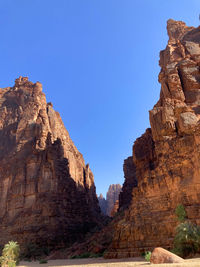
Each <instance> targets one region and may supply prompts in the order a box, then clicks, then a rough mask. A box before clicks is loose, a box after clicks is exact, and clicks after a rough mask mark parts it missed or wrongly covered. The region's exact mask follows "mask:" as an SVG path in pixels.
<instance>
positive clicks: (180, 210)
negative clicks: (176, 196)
mask: <svg viewBox="0 0 200 267" xmlns="http://www.w3.org/2000/svg"><path fill="white" fill-rule="evenodd" d="M175 214H176V216H177V219H178V221H179V222H181V223H182V222H184V221H185V219H186V217H187V214H186V211H185V208H184V206H183V205H182V204H179V205H178V206H177V207H176V210H175Z"/></svg>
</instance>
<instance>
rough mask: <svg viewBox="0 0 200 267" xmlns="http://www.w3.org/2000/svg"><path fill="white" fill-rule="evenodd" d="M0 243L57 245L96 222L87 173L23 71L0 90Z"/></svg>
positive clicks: (59, 122)
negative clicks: (12, 84)
mask: <svg viewBox="0 0 200 267" xmlns="http://www.w3.org/2000/svg"><path fill="white" fill-rule="evenodd" d="M0 192H1V193H0V221H1V224H0V244H1V245H3V244H4V243H6V242H7V241H8V240H16V241H18V242H19V243H20V244H26V243H30V242H32V243H36V244H38V245H40V246H48V247H54V248H55V247H59V246H60V247H62V246H64V245H69V244H71V243H73V242H74V241H76V240H77V239H78V240H81V239H82V238H83V237H84V235H85V233H86V232H87V231H88V230H89V229H91V228H92V227H94V226H95V225H97V224H98V220H99V214H100V209H99V206H98V200H97V197H96V190H95V185H94V178H93V174H92V172H91V170H90V168H89V165H85V163H84V159H83V156H82V155H81V153H79V151H78V150H77V148H76V147H75V145H74V144H73V142H72V140H71V139H70V136H69V134H68V132H67V130H66V129H65V127H64V125H63V122H62V120H61V118H60V115H59V113H58V112H56V111H54V109H53V107H52V104H51V103H46V98H45V95H44V93H43V92H42V85H41V83H39V82H36V83H32V82H30V81H28V78H26V77H20V78H18V79H16V81H15V85H14V86H13V87H7V88H3V89H1V90H0Z"/></svg>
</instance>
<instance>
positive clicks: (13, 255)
mask: <svg viewBox="0 0 200 267" xmlns="http://www.w3.org/2000/svg"><path fill="white" fill-rule="evenodd" d="M19 252H20V248H19V245H18V243H17V242H14V241H9V242H8V244H6V245H5V246H4V248H3V251H2V256H1V257H0V261H1V266H2V267H15V266H16V264H17V263H18V261H19Z"/></svg>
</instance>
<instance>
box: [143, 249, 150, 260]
mask: <svg viewBox="0 0 200 267" xmlns="http://www.w3.org/2000/svg"><path fill="white" fill-rule="evenodd" d="M144 258H145V260H146V261H149V262H150V259H151V251H146V252H144Z"/></svg>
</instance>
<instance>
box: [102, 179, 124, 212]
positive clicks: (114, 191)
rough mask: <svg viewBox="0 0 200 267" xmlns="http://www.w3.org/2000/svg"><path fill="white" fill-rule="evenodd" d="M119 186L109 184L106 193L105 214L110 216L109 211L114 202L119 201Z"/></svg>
mask: <svg viewBox="0 0 200 267" xmlns="http://www.w3.org/2000/svg"><path fill="white" fill-rule="evenodd" d="M121 189H122V187H121V185H120V184H111V185H110V186H109V188H108V192H107V194H106V201H107V210H106V214H107V215H108V216H111V211H112V210H113V208H114V206H115V203H116V201H117V200H118V199H119V194H120V192H121Z"/></svg>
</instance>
